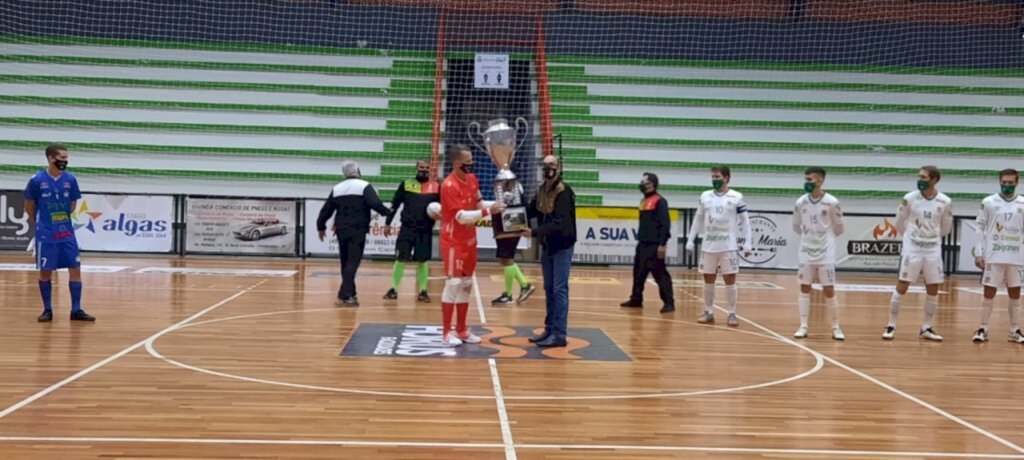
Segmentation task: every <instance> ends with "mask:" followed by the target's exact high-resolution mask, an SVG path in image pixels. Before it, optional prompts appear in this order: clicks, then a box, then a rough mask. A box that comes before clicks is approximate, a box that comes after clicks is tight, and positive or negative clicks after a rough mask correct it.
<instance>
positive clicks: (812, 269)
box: [793, 166, 846, 340]
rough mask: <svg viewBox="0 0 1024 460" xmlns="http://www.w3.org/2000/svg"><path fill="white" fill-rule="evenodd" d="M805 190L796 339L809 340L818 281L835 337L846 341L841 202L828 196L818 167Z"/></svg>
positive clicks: (799, 218) (797, 222)
mask: <svg viewBox="0 0 1024 460" xmlns="http://www.w3.org/2000/svg"><path fill="white" fill-rule="evenodd" d="M804 176H805V177H804V191H805V192H807V193H806V194H804V195H803V196H801V197H800V198H799V199H797V200H796V209H795V210H794V211H793V231H794V232H796V234H797V235H800V270H799V272H798V273H797V278H798V279H799V280H800V297H799V299H798V303H797V305H798V307H799V311H800V329H797V331H796V333H795V334H793V337H796V338H798V339H802V338H805V337H807V317H808V316H810V313H811V285H812V284H813V283H814V282H815V280H817V282H819V283H821V287H822V290H823V291H824V292H825V304H826V305H827V306H828V311H829V313H830V314H831V316H832V338H833V339H835V340H845V339H846V336H844V335H843V330H842V329H840V327H839V304H838V303H837V301H836V290H835V284H836V237H837V236H839V235H842V234H843V230H844V228H843V211H842V210H841V209H839V200H837V199H836V197H834V196H832V195H830V194H828V193H825V190H824V189H822V185H823V184H824V183H825V170H824V169H823V168H819V167H817V166H815V167H810V168H807V170H806V171H804Z"/></svg>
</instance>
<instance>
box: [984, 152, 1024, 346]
mask: <svg viewBox="0 0 1024 460" xmlns="http://www.w3.org/2000/svg"><path fill="white" fill-rule="evenodd" d="M1018 180H1020V174H1019V173H1018V172H1017V171H1016V170H1013V169H1004V170H1002V171H1000V172H999V193H997V194H995V195H989V196H988V197H987V198H985V200H984V201H982V202H981V209H979V210H978V217H977V219H975V223H976V224H977V231H978V244H977V246H975V247H974V257H975V258H974V263H975V264H976V265H977V266H978V268H980V269H982V270H984V271H985V272H984V274H983V275H982V279H981V284H982V286H984V292H983V296H982V299H981V327H979V328H978V332H977V333H975V334H974V338H973V340H974V341H975V342H987V341H988V321H989V319H990V318H991V317H992V307H993V305H994V304H995V297H996V290H998V288H999V286H1000V285H1003V286H1006V294H1007V295H1008V296H1009V297H1010V301H1009V303H1008V305H1007V307H1008V310H1009V313H1010V336H1009V341H1011V342H1016V343H1024V334H1021V331H1020V284H1021V283H1020V281H1021V280H1020V269H1021V265H1024V198H1022V197H1020V196H1018V195H1017V193H1016V189H1017V182H1018Z"/></svg>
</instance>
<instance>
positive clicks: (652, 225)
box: [637, 193, 672, 246]
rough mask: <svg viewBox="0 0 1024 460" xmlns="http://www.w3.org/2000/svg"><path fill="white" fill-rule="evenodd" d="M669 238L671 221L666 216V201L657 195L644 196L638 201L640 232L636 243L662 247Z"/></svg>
mask: <svg viewBox="0 0 1024 460" xmlns="http://www.w3.org/2000/svg"><path fill="white" fill-rule="evenodd" d="M671 237H672V219H671V218H670V217H669V214H668V200H666V199H665V197H663V196H661V195H659V194H657V193H653V194H651V195H649V196H645V197H644V199H643V200H640V230H639V232H638V234H637V241H638V242H640V243H657V244H658V245H659V246H664V245H666V244H668V240H669V238H671Z"/></svg>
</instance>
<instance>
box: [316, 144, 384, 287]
mask: <svg viewBox="0 0 1024 460" xmlns="http://www.w3.org/2000/svg"><path fill="white" fill-rule="evenodd" d="M341 172H342V174H344V175H345V180H344V181H342V182H339V183H338V185H335V186H334V189H332V190H331V194H330V195H328V196H327V202H326V203H324V207H322V208H320V216H319V217H317V219H316V230H317V232H319V234H320V241H323V240H324V237H325V236H326V234H327V221H328V220H331V218H332V217H333V218H334V231H335V233H336V234H337V235H338V256H339V258H340V259H341V288H340V289H338V300H336V301H335V302H334V303H335V304H337V305H340V306H344V307H358V306H359V298H358V297H356V272H357V271H358V270H359V263H360V262H362V260H363V250H364V249H365V248H366V233H367V232H369V231H370V210H373V211H376V212H377V214H380V215H382V216H387V215H389V213H390V211H389V210H388V208H387V206H384V203H381V202H380V197H379V196H377V191H376V190H374V189H373V186H372V185H370V183H369V182H366V181H365V180H363V179H362V177H363V175H362V172H360V171H359V165H357V164H356V162H354V161H351V160H346V161H344V162H342V163H341Z"/></svg>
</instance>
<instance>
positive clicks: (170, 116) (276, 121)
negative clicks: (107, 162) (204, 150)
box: [0, 104, 388, 131]
mask: <svg viewBox="0 0 1024 460" xmlns="http://www.w3.org/2000/svg"><path fill="white" fill-rule="evenodd" d="M0 113H20V114H21V115H22V116H23V117H27V118H32V119H33V120H35V119H39V120H49V119H66V120H82V121H104V122H140V123H192V124H198V125H238V126H260V127H286V128H322V129H335V128H346V129H371V130H377V131H384V130H386V129H387V118H388V117H356V116H347V115H319V114H317V115H307V114H299V113H272V112H249V111H246V110H232V109H227V110H217V111H213V110H158V109H131V108H124V107H68V106H54V105H29V104H0Z"/></svg>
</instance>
